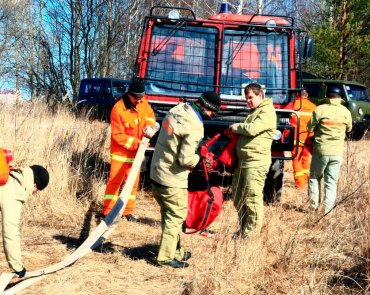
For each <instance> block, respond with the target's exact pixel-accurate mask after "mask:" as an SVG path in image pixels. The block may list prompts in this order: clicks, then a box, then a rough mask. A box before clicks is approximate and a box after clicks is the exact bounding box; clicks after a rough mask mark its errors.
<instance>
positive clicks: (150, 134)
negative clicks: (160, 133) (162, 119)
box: [143, 125, 157, 138]
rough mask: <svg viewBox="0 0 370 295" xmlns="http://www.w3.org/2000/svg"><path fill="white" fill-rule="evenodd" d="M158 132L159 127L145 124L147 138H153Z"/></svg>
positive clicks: (144, 131)
mask: <svg viewBox="0 0 370 295" xmlns="http://www.w3.org/2000/svg"><path fill="white" fill-rule="evenodd" d="M156 132H157V129H156V128H155V127H154V126H149V125H148V126H145V127H144V129H143V133H144V136H145V137H147V138H152V137H153V136H154V134H155V133H156Z"/></svg>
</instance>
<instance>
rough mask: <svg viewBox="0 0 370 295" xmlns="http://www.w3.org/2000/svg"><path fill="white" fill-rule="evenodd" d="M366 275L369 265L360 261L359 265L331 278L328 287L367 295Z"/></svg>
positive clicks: (367, 280)
mask: <svg viewBox="0 0 370 295" xmlns="http://www.w3.org/2000/svg"><path fill="white" fill-rule="evenodd" d="M369 251H370V249H369ZM368 274H369V264H368V262H367V261H362V262H360V263H359V264H357V265H355V266H353V267H351V268H349V269H345V270H343V271H341V272H340V273H339V274H336V275H334V276H332V277H331V279H330V280H329V282H328V285H329V286H331V287H332V288H336V287H337V288H340V289H342V288H343V287H346V288H348V289H350V290H353V291H356V292H359V293H358V294H368V293H367V292H369V290H370V286H369V277H368ZM362 292H364V293H362Z"/></svg>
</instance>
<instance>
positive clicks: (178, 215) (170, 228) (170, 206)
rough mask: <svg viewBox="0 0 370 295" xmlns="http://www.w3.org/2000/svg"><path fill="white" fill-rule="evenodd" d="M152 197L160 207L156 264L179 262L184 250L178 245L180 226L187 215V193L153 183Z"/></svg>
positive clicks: (179, 189) (183, 190) (185, 190)
mask: <svg viewBox="0 0 370 295" xmlns="http://www.w3.org/2000/svg"><path fill="white" fill-rule="evenodd" d="M152 189H153V196H154V198H155V199H156V201H157V202H158V204H159V206H160V207H161V224H162V236H161V242H160V245H159V251H158V256H157V262H158V263H161V262H168V261H170V260H179V261H181V260H182V259H183V257H184V249H183V248H182V247H181V244H180V233H181V231H182V224H183V222H184V221H185V218H186V215H187V213H188V191H187V189H184V188H172V187H167V186H163V185H160V184H158V183H153V185H152Z"/></svg>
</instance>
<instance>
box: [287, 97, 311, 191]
mask: <svg viewBox="0 0 370 295" xmlns="http://www.w3.org/2000/svg"><path fill="white" fill-rule="evenodd" d="M301 98H302V99H301V100H299V99H297V100H296V101H295V102H294V110H297V113H298V115H299V130H298V141H299V142H298V150H297V148H296V145H295V146H294V149H293V151H292V154H293V155H294V154H297V156H296V157H295V158H294V159H293V161H292V163H293V171H294V182H295V185H296V187H297V188H300V189H304V188H305V187H306V186H307V184H308V178H309V176H310V164H311V152H312V143H313V141H312V140H311V139H312V137H313V133H312V132H311V133H310V132H308V131H307V124H308V122H309V121H310V119H311V116H312V112H313V111H314V110H315V108H316V105H315V104H314V103H312V102H311V101H310V100H309V99H308V96H307V95H302V97H301ZM290 123H291V124H292V125H293V126H295V127H297V118H296V117H295V116H293V117H292V118H291V120H290Z"/></svg>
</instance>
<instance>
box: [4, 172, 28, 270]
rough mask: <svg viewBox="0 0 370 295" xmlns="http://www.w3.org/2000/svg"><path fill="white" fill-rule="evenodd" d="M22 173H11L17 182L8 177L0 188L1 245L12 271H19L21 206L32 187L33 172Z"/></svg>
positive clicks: (20, 261) (20, 268) (20, 265)
mask: <svg viewBox="0 0 370 295" xmlns="http://www.w3.org/2000/svg"><path fill="white" fill-rule="evenodd" d="M21 170H22V172H21V173H18V172H15V171H13V172H11V173H12V174H13V175H14V176H15V177H16V178H17V179H18V180H19V181H20V183H21V184H20V183H18V181H17V180H16V179H15V178H13V177H12V176H10V177H9V180H8V182H7V183H6V184H5V185H3V186H0V209H1V214H2V230H3V245H4V251H5V256H6V260H7V261H8V264H9V266H10V267H11V268H12V269H13V270H14V271H21V270H22V269H23V267H24V266H23V263H22V258H21V235H20V229H19V225H20V222H21V215H22V206H23V203H24V202H26V200H27V198H28V197H29V196H30V195H31V194H32V192H33V187H34V179H33V172H32V170H31V168H29V167H27V168H24V169H21Z"/></svg>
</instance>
